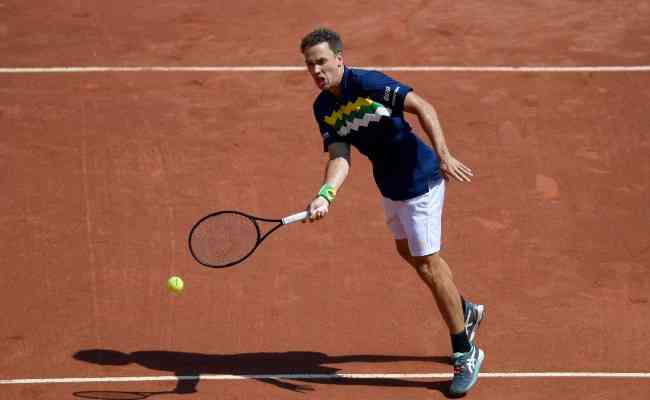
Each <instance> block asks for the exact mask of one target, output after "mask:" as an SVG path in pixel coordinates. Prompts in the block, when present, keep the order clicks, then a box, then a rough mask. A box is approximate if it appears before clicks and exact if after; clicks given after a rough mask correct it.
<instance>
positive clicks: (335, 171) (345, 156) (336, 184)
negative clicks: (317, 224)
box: [308, 142, 351, 221]
mask: <svg viewBox="0 0 650 400" xmlns="http://www.w3.org/2000/svg"><path fill="white" fill-rule="evenodd" d="M327 151H328V152H329V160H328V161H327V165H326V167H325V179H324V181H323V186H324V185H329V186H331V187H332V188H333V189H334V190H335V191H338V190H339V188H340V187H341V186H342V185H343V182H345V179H346V178H347V176H348V173H349V172H350V165H351V159H350V145H349V144H348V143H342V142H334V143H331V144H330V145H329V146H327ZM329 206H330V202H329V201H327V200H326V199H325V198H324V197H322V196H320V195H319V196H316V198H315V199H314V200H312V202H311V203H310V204H309V207H308V209H309V214H310V218H309V219H310V221H315V220H319V219H321V218H323V217H325V216H326V215H327V213H328V212H329Z"/></svg>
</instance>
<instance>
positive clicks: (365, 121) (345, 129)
mask: <svg viewBox="0 0 650 400" xmlns="http://www.w3.org/2000/svg"><path fill="white" fill-rule="evenodd" d="M381 117H390V113H389V112H388V110H387V109H386V108H385V107H381V108H378V109H377V110H376V111H375V112H374V113H367V114H364V115H363V117H361V118H354V119H353V120H351V121H348V122H346V124H345V126H342V127H341V128H339V130H338V134H339V136H346V135H347V134H349V133H350V132H351V131H353V130H355V131H358V130H359V128H361V127H362V126H363V127H366V128H367V127H368V125H370V123H371V122H377V121H379V120H380V119H381Z"/></svg>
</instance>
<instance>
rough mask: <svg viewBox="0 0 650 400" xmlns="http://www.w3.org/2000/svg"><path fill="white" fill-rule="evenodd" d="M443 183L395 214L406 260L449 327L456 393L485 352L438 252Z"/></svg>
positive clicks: (469, 382) (470, 381) (466, 385)
mask: <svg viewBox="0 0 650 400" xmlns="http://www.w3.org/2000/svg"><path fill="white" fill-rule="evenodd" d="M444 185H445V183H444V181H439V182H437V183H436V184H434V185H432V187H430V190H429V192H428V193H426V194H424V195H422V196H418V197H416V198H414V199H410V200H407V201H404V202H403V206H402V207H399V208H398V212H397V214H398V220H399V221H400V223H401V227H402V229H403V231H404V234H405V236H406V238H407V244H408V250H409V254H410V258H408V262H409V264H411V265H413V266H414V267H415V269H416V271H417V272H418V275H419V276H420V278H421V279H422V280H423V281H424V283H426V285H427V286H428V287H429V288H430V290H431V293H432V294H433V297H434V299H435V302H436V305H437V306H438V310H439V311H440V314H441V315H442V317H443V319H444V320H445V322H446V324H447V326H448V328H449V332H450V337H451V342H452V350H453V357H452V359H453V363H454V378H453V380H452V384H451V387H450V392H451V393H452V394H455V395H457V394H462V393H465V392H467V391H468V390H469V389H470V388H471V387H472V386H473V385H474V384H475V383H476V380H477V378H478V373H479V370H480V367H481V364H482V362H483V358H484V353H483V351H482V350H480V349H479V348H478V346H476V345H475V344H473V343H471V342H470V340H469V337H468V330H467V329H466V324H465V318H464V308H465V307H463V305H462V303H463V301H462V300H461V296H460V294H459V293H458V289H457V288H456V284H455V283H454V281H453V275H452V273H451V269H450V268H449V265H447V263H446V262H445V260H444V259H443V258H442V257H440V254H439V251H440V241H441V236H442V235H441V228H442V206H443V200H444V189H445V187H444ZM396 238H397V237H396ZM396 245H397V246H398V252H400V254H402V256H403V257H404V256H405V255H406V253H405V251H404V249H403V248H402V246H403V242H399V243H397V242H396Z"/></svg>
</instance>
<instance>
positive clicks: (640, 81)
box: [0, 1, 650, 399]
mask: <svg viewBox="0 0 650 400" xmlns="http://www.w3.org/2000/svg"><path fill="white" fill-rule="evenodd" d="M84 4H85V5H83V6H80V7H79V8H74V9H73V8H65V7H64V6H63V5H47V6H43V7H38V8H33V9H28V8H25V7H19V6H18V5H17V3H16V4H14V3H7V2H5V3H4V4H3V5H2V9H4V13H5V14H6V15H8V16H9V18H7V19H5V21H4V22H2V23H0V37H1V38H2V41H1V42H2V43H1V44H0V54H1V55H2V57H1V58H0V59H1V61H0V63H1V66H3V67H18V66H52V65H199V64H200V65H258V64H259V65H298V64H300V62H301V58H300V55H299V54H297V43H298V41H299V39H300V37H301V35H302V34H303V33H305V32H306V31H308V30H309V29H311V28H312V27H313V26H315V25H317V24H319V23H325V24H328V25H331V26H333V27H334V28H336V29H339V30H340V31H341V33H342V34H343V36H344V39H347V43H348V44H347V53H346V60H347V61H348V62H349V63H350V64H353V65H379V64H382V65H407V64H417V65H424V64H426V65H435V64H443V65H444V64H449V65H452V64H453V65H493V64H502V65H513V64H549V65H584V64H607V65H615V64H621V65H640V64H646V65H647V64H650V62H649V61H650V54H648V51H647V49H648V48H650V46H649V44H650V43H649V42H650V30H649V29H648V28H647V26H646V25H647V24H645V23H644V22H643V21H647V20H648V17H650V16H649V15H648V14H650V7H648V6H646V5H645V4H644V3H641V4H638V3H636V2H629V4H625V2H613V1H611V2H604V3H601V4H600V5H599V6H598V7H592V8H589V9H585V6H584V5H582V4H578V3H576V4H570V5H567V4H564V2H562V3H558V2H546V3H543V4H542V5H536V6H532V5H520V4H519V3H516V2H512V4H507V5H500V6H490V7H487V6H483V5H481V4H482V3H480V2H476V3H475V4H472V3H467V2H464V3H462V4H463V5H462V6H461V5H449V4H444V3H422V4H420V3H416V2H413V3H411V2H407V3H405V5H404V6H403V7H399V8H396V7H394V6H388V5H385V4H384V3H382V2H379V3H377V2H373V3H372V4H373V5H374V8H373V9H372V11H368V10H370V8H369V7H368V6H365V7H364V8H363V10H364V16H363V17H360V18H355V17H352V16H350V14H351V13H352V12H354V11H352V10H350V9H347V8H343V7H341V6H338V7H337V8H336V9H335V10H333V11H332V14H324V13H318V12H316V10H312V9H308V8H305V6H297V5H296V4H294V3H291V2H287V3H284V4H279V5H278V6H277V7H275V8H274V9H273V10H270V9H269V10H266V9H260V8H259V6H254V5H253V2H250V4H249V3H248V2H238V3H237V4H238V5H237V6H233V5H228V6H223V5H221V6H219V7H216V6H207V5H205V4H202V3H200V2H190V3H183V4H181V3H174V4H172V3H167V4H165V5H161V6H159V7H157V8H150V7H145V5H144V4H145V3H144V2H129V3H126V2H124V3H118V5H115V3H111V5H109V4H108V3H106V4H104V3H97V4H90V3H89V4H87V5H86V3H84ZM337 4H338V3H337ZM68 7H69V6H68ZM231 7H232V8H231ZM326 7H327V6H326ZM418 10H419V11H418ZM46 14H47V15H48V16H49V17H48V18H47V19H44V16H45V15H46ZM324 15H330V16H329V17H327V18H325V17H323V16H324ZM612 16H615V18H613V17H612ZM42 21H47V22H42ZM124 21H128V22H129V23H124ZM253 28H254V29H253ZM71 33H74V35H71ZM256 34H259V36H260V38H261V39H260V40H257V39H256V38H257V36H256ZM393 75H394V76H395V77H396V78H398V79H400V80H403V81H405V82H407V83H409V84H411V85H412V86H413V87H415V89H416V91H418V92H419V93H420V94H422V95H423V96H424V97H426V98H428V99H429V100H431V102H432V103H433V104H434V105H435V106H436V107H437V109H438V112H439V114H440V117H441V120H442V124H443V127H444V128H445V132H446V134H447V137H448V141H449V144H450V147H451V149H452V151H453V152H455V153H456V155H457V156H458V158H460V159H461V160H463V161H464V162H466V163H467V164H468V165H469V166H470V167H472V169H473V170H475V171H476V173H477V176H476V179H475V182H474V183H472V184H470V185H460V184H453V185H450V189H449V191H448V197H447V203H446V214H445V231H444V232H445V233H444V240H443V252H444V255H445V257H446V259H447V260H448V261H449V263H450V264H451V266H452V268H453V269H454V272H455V276H456V279H457V282H458V284H459V286H460V288H461V289H462V291H463V292H464V293H465V294H466V295H467V296H468V297H469V298H471V299H474V300H476V301H479V302H482V303H485V304H486V305H487V307H488V310H489V320H488V321H487V323H486V324H485V325H484V326H483V327H482V330H481V332H480V333H479V338H478V340H479V342H480V344H481V346H482V347H483V348H485V350H486V353H487V359H486V364H485V367H484V370H485V372H491V371H616V372H632V371H634V372H636V371H647V362H646V360H645V354H646V353H647V352H648V351H649V350H650V346H649V345H648V343H647V340H645V336H646V335H645V332H647V331H648V330H649V329H650V323H649V320H648V318H646V317H645V314H646V310H647V307H648V301H649V297H648V294H647V293H648V292H649V290H650V280H648V279H647V272H648V266H649V265H650V252H649V249H650V241H649V240H648V235H647V221H649V220H650V218H649V215H648V209H647V203H648V198H649V197H650V196H649V188H648V182H649V181H650V179H649V178H650V162H649V161H648V160H649V159H648V157H647V154H648V152H649V150H650V136H649V132H648V126H650V115H649V114H648V112H647V104H648V102H649V101H650V89H649V88H650V75H649V74H647V73H591V74H587V73H561V74H532V73H516V74H502V73H475V74H470V73H395V74H393ZM315 95H316V92H315V90H314V88H313V87H312V83H311V82H310V80H309V78H308V76H307V75H306V73H300V72H292V73H254V74H253V73H221V74H209V73H105V74H70V75H0V131H2V132H3V133H4V134H2V135H0V184H1V187H2V190H0V207H1V208H2V210H4V211H3V213H2V216H0V218H1V219H2V224H0V254H2V259H3V262H2V266H3V271H4V273H3V274H4V275H3V279H2V281H0V299H1V301H2V304H4V308H3V312H4V315H5V317H4V318H3V322H2V323H1V325H0V353H1V354H3V357H2V358H0V379H11V378H33V377H38V378H46V377H73V376H74V377H78V376H140V375H168V374H173V373H178V372H183V371H184V368H185V367H186V365H187V364H188V363H190V364H192V363H194V364H195V368H194V370H193V372H197V373H229V372H232V369H233V368H230V367H231V364H230V362H233V360H235V361H236V363H235V365H237V366H239V367H238V368H240V369H239V370H237V368H235V371H234V372H237V371H239V372H240V373H246V372H250V371H251V369H255V368H256V367H259V366H260V365H262V366H268V367H269V370H268V371H264V372H266V373H277V371H278V369H280V370H283V369H284V368H297V367H299V368H300V369H301V371H296V372H319V373H332V372H336V371H338V372H369V373H370V372H394V373H415V372H450V367H449V366H448V365H446V364H445V363H444V362H443V360H444V357H446V356H447V355H448V352H449V343H448V342H449V339H448V336H447V333H446V332H445V328H444V324H443V323H442V321H441V320H440V318H439V317H438V316H437V313H436V311H435V310H434V307H433V302H432V300H431V299H430V295H429V294H428V292H427V290H426V289H425V288H424V287H423V285H422V284H421V283H420V282H419V280H418V278H417V276H416V275H415V274H414V273H413V272H412V271H411V270H410V268H409V267H407V266H405V265H403V264H402V263H401V262H400V261H399V258H398V257H397V255H396V253H395V251H394V250H393V249H392V245H391V238H390V234H389V233H388V230H387V228H386V227H385V224H384V222H383V218H382V210H381V205H380V199H379V196H378V193H377V190H376V188H375V187H374V184H373V182H372V179H371V178H370V176H369V165H368V162H367V161H365V160H363V159H362V157H360V156H359V154H357V153H355V154H354V155H353V169H352V174H351V176H350V178H349V180H348V182H346V185H345V186H344V188H343V189H342V190H341V192H340V194H339V200H338V201H337V204H336V206H335V207H334V209H333V211H332V213H331V215H330V216H329V217H328V218H327V219H326V220H325V221H323V222H321V223H318V224H305V225H294V226H290V227H287V228H286V229H283V230H282V231H281V232H278V233H277V234H274V235H273V236H272V237H271V238H270V239H268V241H267V242H265V243H264V245H263V247H262V248H261V249H260V250H259V251H258V252H257V253H256V254H255V255H254V256H253V257H252V258H251V259H250V260H249V261H247V262H246V264H244V265H242V266H239V267H235V268H231V269H224V270H209V269H206V268H202V267H200V266H199V265H198V264H196V263H195V262H194V261H193V260H192V259H191V257H190V256H189V254H188V252H187V245H186V235H187V232H188V230H189V228H190V227H191V225H192V224H193V223H194V222H195V220H196V219H198V218H199V217H201V216H202V215H204V214H206V213H208V212H211V211H215V210H219V209H224V208H236V209H241V210H243V211H247V212H250V213H253V214H258V215H261V216H269V217H280V216H283V215H285V214H289V213H292V212H296V211H299V210H300V209H302V208H303V207H304V206H305V205H306V203H307V201H308V200H309V199H310V197H311V196H313V194H314V193H315V191H316V190H317V189H318V186H319V184H320V179H321V177H322V168H323V163H324V159H325V155H323V153H322V152H321V143H320V138H319V135H318V133H317V128H316V125H315V122H314V121H313V117H312V114H311V103H312V100H313V98H314V96H315ZM413 124H414V126H417V122H416V121H413ZM171 275H180V276H182V277H183V279H184V281H185V284H186V289H185V291H184V293H183V294H182V295H181V296H173V295H171V294H169V293H168V292H167V291H166V288H165V281H166V279H167V278H168V277H169V276H171ZM88 349H104V350H114V351H119V352H123V353H127V354H131V353H136V354H143V353H142V352H152V351H154V352H156V351H161V352H162V351H164V352H166V353H164V355H165V356H164V357H163V360H164V359H167V361H168V362H165V363H160V362H151V360H149V361H147V359H146V358H144V359H143V358H140V359H135V361H134V362H132V363H130V364H128V365H122V366H109V365H101V364H98V363H92V362H90V363H89V362H84V361H80V360H77V359H75V358H74V357H73V355H74V354H75V353H77V352H78V351H82V350H88ZM295 351H302V352H306V353H305V354H304V356H305V358H301V360H302V361H300V362H299V361H296V359H295V358H292V357H288V356H287V355H286V354H285V353H286V352H295ZM188 353H190V354H193V356H192V357H190V358H188V355H187V354H188ZM265 353H274V354H276V358H275V359H274V362H273V363H272V364H265V363H264V356H263V354H265ZM145 354H146V353H145ZM149 354H150V353H149ZM289 354H293V353H289ZM158 355H160V354H159V353H158ZM348 356H360V357H356V358H352V359H351V358H349V357H348ZM369 356H372V357H369ZM377 356H393V358H390V359H387V358H377ZM165 357H167V358H165ZM169 357H171V358H172V360H171V361H169ZM174 357H176V358H177V359H180V361H179V362H174V360H173V358H174ZM341 357H348V358H341ZM137 360H139V361H140V362H139V363H138V362H137ZM342 360H345V361H342ZM351 360H354V361H351ZM177 361H178V360H177ZM197 365H198V366H197ZM280 372H282V371H280ZM293 383H294V384H298V385H305V386H309V387H311V388H312V389H314V390H313V391H309V392H308V395H309V396H312V397H316V398H330V399H345V398H377V399H384V398H385V399H388V398H395V397H409V398H431V397H434V398H443V394H442V393H441V390H442V388H443V387H444V384H443V383H437V384H436V383H431V382H419V381H416V382H415V383H412V382H405V381H379V382H377V381H367V382H364V381H361V382H356V381H355V382H350V383H351V384H349V385H344V384H341V383H340V382H317V383H313V382H293ZM173 387H174V385H173V383H172V382H168V383H161V384H149V383H134V384H128V385H127V384H105V385H100V384H87V385H72V384H71V385H33V386H30V385H16V386H14V385H9V386H3V387H2V391H3V398H8V399H23V398H62V397H65V396H68V397H70V398H73V394H74V393H75V392H78V391H84V390H110V391H125V392H133V391H151V392H153V391H165V390H171V389H172V388H173ZM197 389H198V392H197V393H196V394H188V395H183V398H188V399H190V398H215V397H218V398H265V397H273V398H292V397H297V396H301V395H299V394H296V393H295V392H293V391H291V390H290V388H289V387H288V386H287V387H281V386H279V385H277V384H273V383H264V382H255V381H253V382H230V381H229V382H212V381H211V382H201V383H199V384H198V386H197ZM649 389H650V388H649V387H648V383H647V382H646V380H620V379H616V380H614V379H613V380H600V381H598V380H585V379H578V380H576V379H573V380H572V379H567V380H564V379H561V380H551V381H544V380H513V379H511V380H492V379H483V380H481V382H479V384H478V386H477V387H476V389H475V390H474V391H473V392H472V393H471V397H472V398H476V399H488V398H506V399H507V398H522V397H525V398H528V399H536V398H540V399H541V398H548V397H550V396H554V395H559V394H561V395H562V396H563V397H565V398H581V399H601V398H612V397H617V398H627V399H644V398H645V397H647V393H648V390H649ZM5 393H6V395H5ZM4 396H6V397H4ZM153 397H154V398H155V396H153ZM173 397H174V396H170V395H166V396H165V398H173ZM179 397H180V396H179Z"/></svg>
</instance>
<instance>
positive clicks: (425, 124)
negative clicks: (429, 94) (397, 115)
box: [404, 91, 474, 182]
mask: <svg viewBox="0 0 650 400" xmlns="http://www.w3.org/2000/svg"><path fill="white" fill-rule="evenodd" d="M404 111H406V112H408V113H411V114H415V115H417V117H418V120H419V121H420V125H421V126H422V129H424V131H425V132H426V134H427V136H428V137H429V140H431V143H432V144H433V148H434V149H436V152H437V153H438V157H440V169H441V170H442V173H443V174H444V176H445V178H446V179H449V177H450V176H452V177H454V178H455V179H457V180H459V181H461V182H470V181H471V178H472V176H474V175H473V173H472V170H471V169H470V168H469V167H467V166H466V165H465V164H463V163H462V162H460V161H458V160H457V159H456V158H454V157H453V156H452V155H451V153H450V152H449V148H447V142H446V140H445V134H444V132H443V131H442V126H441V125H440V121H439V120H438V113H436V110H435V108H433V106H432V105H431V104H430V103H429V102H428V101H426V100H425V99H423V98H422V97H420V96H419V95H418V94H416V93H415V92H413V91H411V92H409V93H408V94H407V95H406V98H405V99H404Z"/></svg>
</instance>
